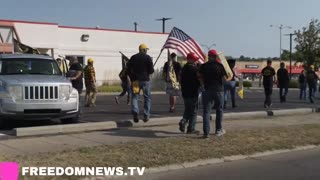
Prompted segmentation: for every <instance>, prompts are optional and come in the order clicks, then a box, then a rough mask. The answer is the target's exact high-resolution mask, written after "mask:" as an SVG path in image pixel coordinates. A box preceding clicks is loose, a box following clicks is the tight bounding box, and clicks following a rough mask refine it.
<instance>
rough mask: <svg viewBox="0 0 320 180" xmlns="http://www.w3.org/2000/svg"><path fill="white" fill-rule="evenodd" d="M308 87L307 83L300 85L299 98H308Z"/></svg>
mask: <svg viewBox="0 0 320 180" xmlns="http://www.w3.org/2000/svg"><path fill="white" fill-rule="evenodd" d="M306 89H307V85H306V84H301V85H300V95H299V99H300V100H301V99H304V100H306V97H307V92H306Z"/></svg>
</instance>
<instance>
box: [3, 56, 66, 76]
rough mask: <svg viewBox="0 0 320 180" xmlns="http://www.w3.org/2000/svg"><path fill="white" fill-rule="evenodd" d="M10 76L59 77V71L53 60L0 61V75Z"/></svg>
mask: <svg viewBox="0 0 320 180" xmlns="http://www.w3.org/2000/svg"><path fill="white" fill-rule="evenodd" d="M10 74H43V75H61V71H60V68H59V67H58V64H57V63H56V62H55V61H54V60H48V59H26V58H10V59H1V60H0V75H10Z"/></svg>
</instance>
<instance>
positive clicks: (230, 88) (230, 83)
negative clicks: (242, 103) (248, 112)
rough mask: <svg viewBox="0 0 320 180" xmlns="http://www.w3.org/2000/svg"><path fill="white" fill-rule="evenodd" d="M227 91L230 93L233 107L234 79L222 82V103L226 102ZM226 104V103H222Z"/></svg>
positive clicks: (234, 101) (234, 103) (234, 95)
mask: <svg viewBox="0 0 320 180" xmlns="http://www.w3.org/2000/svg"><path fill="white" fill-rule="evenodd" d="M229 92H230V95H231V102H232V106H233V107H234V106H235V105H236V100H235V97H236V81H227V82H225V84H224V103H227V101H228V96H229ZM224 106H226V104H224Z"/></svg>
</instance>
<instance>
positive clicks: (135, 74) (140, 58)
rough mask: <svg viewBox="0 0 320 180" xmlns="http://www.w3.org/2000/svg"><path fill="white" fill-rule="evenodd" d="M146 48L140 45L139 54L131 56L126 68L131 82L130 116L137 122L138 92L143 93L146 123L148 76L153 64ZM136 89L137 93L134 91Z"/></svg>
mask: <svg viewBox="0 0 320 180" xmlns="http://www.w3.org/2000/svg"><path fill="white" fill-rule="evenodd" d="M148 49H149V48H148V46H147V45H145V44H140V46H139V53H137V54H135V55H133V56H132V57H131V58H130V60H129V62H128V67H127V72H128V75H129V77H130V80H131V84H132V89H133V94H132V114H133V120H134V122H136V123H137V122H139V116H138V115H139V104H138V98H139V93H140V90H142V91H143V96H144V111H143V114H144V118H143V121H144V122H147V121H149V118H150V109H151V82H150V75H151V74H153V72H154V69H153V62H152V59H151V57H150V56H149V55H147V51H148ZM136 89H138V91H136Z"/></svg>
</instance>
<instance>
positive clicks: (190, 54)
mask: <svg viewBox="0 0 320 180" xmlns="http://www.w3.org/2000/svg"><path fill="white" fill-rule="evenodd" d="M187 59H192V60H193V61H198V60H199V57H198V56H197V55H196V54H195V53H194V52H191V53H189V54H188V55H187Z"/></svg>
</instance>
